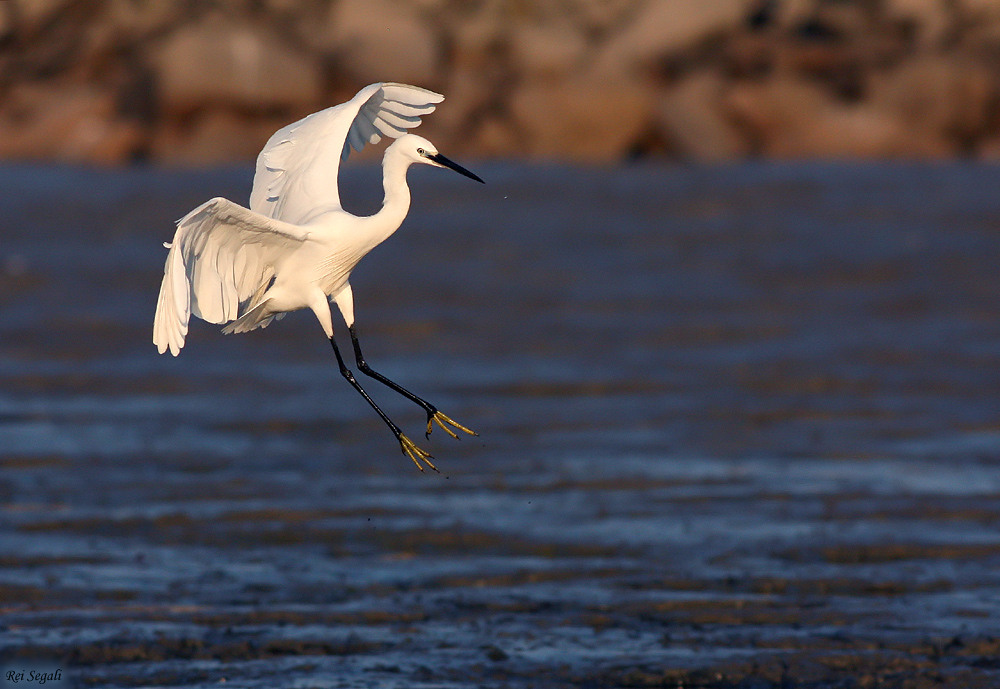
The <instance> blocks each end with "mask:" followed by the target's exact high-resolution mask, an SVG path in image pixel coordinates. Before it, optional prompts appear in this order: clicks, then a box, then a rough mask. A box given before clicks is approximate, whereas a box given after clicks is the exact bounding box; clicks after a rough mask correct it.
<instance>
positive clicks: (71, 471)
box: [0, 163, 1000, 688]
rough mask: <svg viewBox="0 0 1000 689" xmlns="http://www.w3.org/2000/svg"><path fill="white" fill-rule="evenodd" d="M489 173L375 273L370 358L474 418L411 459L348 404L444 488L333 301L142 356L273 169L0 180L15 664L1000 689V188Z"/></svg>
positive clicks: (874, 176) (939, 177) (124, 671)
mask: <svg viewBox="0 0 1000 689" xmlns="http://www.w3.org/2000/svg"><path fill="white" fill-rule="evenodd" d="M470 167H471V168H472V169H474V170H475V171H476V172H477V173H479V174H481V175H482V176H483V177H484V178H485V179H486V180H487V182H488V184H487V185H486V186H485V187H481V186H480V185H473V184H471V183H468V180H465V179H463V178H461V177H458V176H457V175H456V176H450V175H447V174H445V173H443V172H441V171H437V170H430V169H421V170H414V171H412V172H411V175H410V179H411V183H412V186H413V191H414V199H415V200H414V204H413V208H412V210H411V213H410V216H409V218H408V219H407V221H406V222H405V223H404V225H403V227H402V228H401V230H400V231H399V232H398V233H397V234H396V235H395V236H394V237H392V238H391V239H390V240H389V241H388V242H386V243H385V244H384V245H383V246H381V247H379V248H378V249H376V250H375V251H374V252H373V253H372V254H371V255H370V256H368V257H367V258H366V259H365V260H364V261H362V263H361V264H360V266H359V268H358V269H357V271H356V273H355V275H354V277H353V278H352V283H353V285H354V292H355V297H356V304H357V317H358V328H359V331H360V333H361V337H362V342H363V343H364V345H365V353H366V356H367V358H368V360H369V362H370V363H371V364H372V365H373V367H374V368H375V369H376V370H379V371H381V372H383V373H385V374H386V375H388V376H389V377H391V378H393V379H395V380H397V381H399V382H400V383H402V384H403V385H405V386H407V387H409V388H411V389H413V390H414V391H416V392H417V393H418V394H421V395H423V396H425V397H426V398H427V399H429V400H430V401H432V402H433V403H435V404H436V405H438V406H439V407H440V408H441V409H442V410H443V411H444V412H445V413H447V414H448V415H450V416H452V417H453V418H455V419H456V420H458V421H459V422H461V423H463V424H466V425H468V426H470V427H471V428H473V429H475V430H477V431H478V432H479V433H480V435H479V437H476V438H466V439H463V440H462V441H461V442H456V441H453V440H452V439H450V438H448V437H446V436H444V435H443V434H442V433H441V432H440V430H438V431H437V432H435V433H434V434H433V435H432V437H431V438H430V439H429V440H425V439H424V437H423V434H422V427H423V421H424V419H423V415H422V412H421V411H420V410H419V409H418V408H416V407H415V406H413V405H411V404H409V403H408V402H406V400H403V399H402V398H400V397H398V396H396V395H394V394H393V393H392V392H391V391H389V390H388V389H385V388H382V387H380V386H378V384H377V383H375V382H374V381H371V382H367V381H363V382H366V385H367V387H368V389H369V390H370V391H371V393H372V394H373V396H375V397H376V399H377V400H378V401H379V402H380V404H382V405H383V406H384V408H385V409H386V411H387V412H388V413H389V414H390V415H391V416H392V417H393V418H394V419H395V420H396V422H397V423H399V424H400V425H401V426H403V427H404V429H405V430H406V431H407V432H408V433H409V434H410V435H411V437H413V438H414V439H415V440H417V441H418V444H421V445H423V446H424V447H426V448H427V449H429V450H430V451H431V452H433V453H434V455H435V460H434V461H435V463H436V464H437V466H438V467H439V468H440V469H441V470H442V473H441V474H440V475H436V474H432V473H429V472H428V473H427V474H420V473H419V472H417V470H416V469H415V467H414V466H413V464H412V463H411V462H409V460H407V459H406V458H405V457H404V456H403V455H402V454H400V452H399V448H398V446H397V445H396V444H395V441H394V439H393V438H392V436H391V435H390V434H389V433H388V431H387V430H386V428H385V427H384V426H383V425H382V424H381V422H380V421H379V419H378V418H377V417H376V416H375V415H374V414H373V413H372V411H371V409H370V408H369V407H367V405H366V404H365V403H364V402H363V400H361V399H360V398H359V397H358V396H357V395H356V394H355V393H354V392H353V391H352V390H351V389H350V388H349V386H347V385H346V383H344V381H343V380H342V379H341V378H340V376H339V374H338V372H337V369H336V366H335V362H334V361H333V357H332V354H331V352H330V351H329V346H328V345H327V343H326V342H325V341H324V338H323V337H322V335H321V330H320V329H319V327H318V325H317V324H316V323H315V322H314V319H313V317H312V315H311V314H308V313H299V314H293V315H291V316H289V317H288V318H286V319H285V320H283V321H281V322H280V323H277V324H275V325H273V326H272V327H270V328H268V329H266V330H263V331H258V332H254V333H251V334H249V335H240V336H223V335H221V334H220V333H219V330H218V328H217V327H216V326H211V325H208V324H205V323H202V322H195V323H193V324H192V328H191V332H190V334H189V337H188V342H187V346H186V347H185V349H184V350H183V351H182V353H181V356H180V357H178V358H176V359H174V358H172V357H169V356H160V355H157V354H156V351H155V348H154V347H153V345H152V343H151V341H150V338H151V324H152V316H153V311H154V308H155V302H156V295H157V289H158V286H159V279H160V276H161V274H162V265H163V259H164V257H165V253H166V252H165V250H164V249H163V248H162V246H161V245H162V243H163V242H164V241H169V239H170V237H171V235H172V222H173V221H174V220H175V219H176V218H178V217H180V216H181V215H183V214H184V213H186V212H187V210H189V209H190V208H192V207H194V206H195V205H197V204H198V203H200V202H202V201H204V200H205V199H208V198H210V197H212V196H217V195H221V196H227V197H229V198H231V199H234V200H237V201H240V202H245V199H246V197H247V195H248V191H249V184H250V173H249V171H248V170H245V169H230V170H215V171H206V172H190V171H165V170H155V169H131V170H125V171H106V170H89V169H70V168H36V167H21V166H6V167H0V188H2V189H3V190H4V194H3V197H4V200H3V202H2V216H3V221H2V225H0V496H2V500H3V509H2V513H0V517H2V522H0V525H2V530H0V563H2V567H0V616H2V620H0V647H2V648H3V649H4V653H3V654H2V658H0V660H3V661H4V663H6V665H7V666H9V667H13V668H17V667H21V666H24V667H28V666H30V665H31V664H32V663H34V664H36V665H38V666H40V667H45V668H57V667H58V668H61V669H62V670H63V674H64V675H65V676H66V677H67V679H66V680H64V686H102V687H116V686H122V687H125V686H128V687H133V686H185V687H202V686H204V687H208V686H218V684H219V682H220V681H222V680H225V681H226V685H227V686H232V687H255V688H256V687H273V686H287V687H339V686H345V687H353V686H357V687H368V686H380V687H466V686H485V687H534V686H566V687H569V686H615V685H623V684H627V682H628V681H632V682H633V683H635V682H639V679H637V677H638V675H636V673H641V676H642V678H645V679H644V680H643V681H647V683H648V682H649V681H652V680H651V679H650V678H659V680H658V681H661V683H663V684H669V685H670V686H676V685H677V682H678V681H680V680H679V679H677V680H676V681H675V679H674V675H671V674H670V673H680V672H687V673H697V672H706V673H709V675H711V676H715V675H719V676H723V677H731V678H733V679H732V682H733V683H734V684H733V685H734V686H735V682H736V681H737V679H738V678H741V677H742V678H746V677H750V676H754V675H753V673H754V672H757V673H762V674H760V676H761V677H764V676H770V675H767V672H768V671H769V670H768V668H770V669H771V670H773V672H778V670H774V668H781V667H785V668H786V669H785V670H784V671H785V672H786V678H789V679H788V681H789V682H792V684H790V685H788V684H786V686H798V685H797V684H795V683H794V682H799V683H802V684H804V683H806V682H807V681H813V682H815V683H814V684H813V685H810V686H820V687H825V686H831V687H832V686H841V685H837V684H836V683H835V682H837V681H840V680H842V679H843V678H844V677H849V676H852V674H851V673H852V672H861V670H859V669H858V668H860V667H863V665H864V663H865V662H869V661H870V662H871V663H873V664H874V665H876V666H878V665H880V664H881V665H883V666H884V665H885V664H886V663H889V662H890V661H892V662H900V661H899V659H900V658H904V659H907V662H912V664H913V667H920V666H921V665H920V664H921V663H924V664H925V665H926V664H928V663H929V664H934V665H936V666H937V667H936V671H937V672H939V673H940V675H941V676H942V677H945V678H946V679H947V678H956V677H957V678H961V681H960V682H959V684H960V685H962V686H979V685H977V684H976V682H982V686H994V685H995V684H996V680H997V677H996V670H995V667H996V664H995V663H992V664H990V663H989V662H986V661H984V660H983V659H984V658H985V659H988V658H989V657H990V653H991V651H990V648H991V647H990V646H989V644H988V641H987V640H988V639H989V638H991V637H990V634H992V631H991V630H990V629H989V627H990V624H991V623H990V620H992V619H996V616H997V615H998V614H1000V595H998V594H997V593H996V592H997V591H998V590H1000V589H998V588H997V586H998V584H1000V575H998V574H997V572H998V571H1000V569H998V565H1000V531H998V526H1000V516H998V515H1000V472H998V465H1000V411H998V410H1000V318H998V312H1000V274H998V269H997V267H998V266H1000V195H998V194H997V193H996V190H997V189H1000V168H997V167H992V166H984V165H975V164H947V165H902V164H893V165H890V164H884V165H853V164H824V165H820V164H746V165H738V166H732V167H722V168H697V167H694V168H687V167H667V166H653V165H637V166H633V167H624V168H573V167H560V166H554V165H553V166H542V165H520V164H513V163H510V164H500V163H489V164H480V165H474V164H470ZM352 172H353V173H354V174H353V175H352V176H351V177H350V178H349V179H347V180H345V187H346V189H345V192H344V195H345V199H346V200H347V201H348V202H349V203H348V207H349V208H352V209H355V210H359V211H363V210H369V211H370V210H372V209H374V207H376V206H377V203H378V197H377V192H378V191H379V190H380V184H379V179H378V171H377V170H375V169H373V168H369V167H361V168H358V169H354V170H353V171H352ZM342 334H343V329H341V335H342ZM342 341H343V346H344V347H347V348H348V349H347V351H349V342H348V341H346V340H342ZM956 638H961V639H962V640H963V645H962V646H961V648H963V649H964V650H962V651H959V650H956V649H958V648H959V646H956V645H954V644H952V645H951V646H949V645H948V642H949V640H952V639H956ZM977 640H978V641H977ZM976 643H979V644H980V645H979V646H976ZM879 644H882V645H881V646H879ZM945 647H947V648H951V649H952V652H948V651H947V650H945V651H942V648H945ZM879 648H881V649H882V650H878V649H879ZM873 649H875V650H873ZM970 649H972V650H970ZM975 649H979V650H975ZM845 653H856V654H857V660H856V663H855V664H854V666H853V667H854V668H855V669H854V670H849V671H845V670H842V669H841V670H838V669H837V667H840V666H837V665H836V664H835V663H833V662H832V661H831V662H827V661H828V660H829V659H830V658H832V657H840V658H842V657H843V656H844V654H845ZM802 658H805V659H806V660H805V661H802ZM866 659H867V660H866ZM800 661H802V662H801V663H800ZM782 664H784V665H782ZM814 666H815V667H826V668H828V670H827V671H825V672H824V671H822V670H816V669H815V667H814ZM750 667H755V668H757V669H755V670H750V669H748V668H750ZM788 668H792V669H791V670H789V669H788ZM809 668H812V669H809ZM630 673H631V674H630ZM788 673H791V674H788ZM796 673H798V674H796ZM810 673H812V674H810ZM772 674H773V673H772ZM709 675H706V676H709ZM696 676H697V675H695V674H689V675H685V676H684V677H686V678H687V679H686V680H685V681H689V682H690V681H692V680H691V678H692V677H696ZM854 676H857V675H854ZM630 677H631V680H630V679H629V678H630ZM678 677H680V675H678ZM668 680H670V681H669V682H668ZM761 681H764V680H761ZM671 682H672V683H671ZM823 682H826V683H825V684H824V683H823ZM726 686H728V685H726ZM762 686H770V685H762Z"/></svg>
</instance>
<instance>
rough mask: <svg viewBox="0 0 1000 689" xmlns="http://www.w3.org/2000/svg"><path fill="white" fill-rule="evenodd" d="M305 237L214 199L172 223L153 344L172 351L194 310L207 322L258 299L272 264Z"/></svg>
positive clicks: (178, 347) (224, 317)
mask: <svg viewBox="0 0 1000 689" xmlns="http://www.w3.org/2000/svg"><path fill="white" fill-rule="evenodd" d="M308 237H309V234H308V232H307V231H305V230H303V229H302V228H299V227H297V226H295V225H291V224H289V223H285V222H282V221H280V220H274V219H272V218H266V217H264V216H262V215H260V214H259V213H254V212H253V211H251V210H248V209H246V208H243V207H242V206H240V205H238V204H235V203H233V202H232V201H228V200H226V199H223V198H214V199H212V200H210V201H207V202H206V203H204V204H202V205H201V206H198V207H197V208H195V209H194V210H193V211H191V212H190V213H188V214H187V215H186V216H184V217H183V218H181V219H180V220H179V221H178V222H177V231H176V232H175V233H174V239H173V242H171V243H170V245H169V246H170V251H169V253H168V254H167V260H166V264H165V266H164V269H163V282H162V283H161V285H160V295H159V298H158V299H157V305H156V316H155V317H154V318H153V343H154V344H155V345H156V347H157V349H158V350H159V352H160V353H161V354H162V353H164V352H166V351H167V350H170V353H171V354H173V355H174V356H177V354H178V353H179V352H180V350H181V348H182V347H183V346H184V338H185V337H186V335H187V331H188V322H189V321H190V318H191V315H192V314H194V315H195V316H198V317H200V318H203V319H205V320H206V321H209V322H210V323H225V322H228V321H231V320H234V319H235V318H237V317H238V316H239V310H240V307H242V306H245V305H246V304H247V303H248V302H249V301H250V300H251V298H257V299H259V297H260V295H261V294H262V293H263V288H266V286H267V283H268V282H269V281H270V279H271V277H273V275H274V270H273V266H274V265H275V264H276V263H278V262H280V260H281V259H282V258H283V257H284V256H286V255H288V254H289V253H290V252H292V251H294V250H295V249H297V248H298V247H299V246H301V245H302V243H303V242H305V241H306V240H307V239H308Z"/></svg>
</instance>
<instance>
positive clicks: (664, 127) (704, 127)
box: [656, 70, 750, 162]
mask: <svg viewBox="0 0 1000 689" xmlns="http://www.w3.org/2000/svg"><path fill="white" fill-rule="evenodd" d="M726 87H727V83H726V82H725V81H724V80H723V79H722V78H721V77H719V76H718V75H716V74H715V73H714V72H710V71H708V70H705V71H702V72H698V73H696V74H693V75H691V76H689V77H687V78H685V79H684V80H683V81H681V82H680V83H679V84H677V85H676V86H674V87H673V88H671V89H669V90H667V91H666V92H665V93H664V94H663V95H662V96H660V98H659V104H658V107H657V109H656V117H657V124H658V126H659V130H660V133H661V136H662V138H663V139H664V140H665V141H666V142H667V143H668V145H669V150H671V151H672V152H674V153H676V154H677V155H679V156H680V157H682V158H687V159H693V160H701V161H707V162H716V161H721V160H731V159H734V158H741V157H744V156H746V155H747V154H748V153H749V152H750V148H749V145H748V143H747V141H746V140H745V138H744V136H743V135H742V133H741V132H740V131H739V130H738V129H737V127H736V126H735V125H734V124H733V122H731V121H730V120H729V119H727V116H726V113H725V111H724V108H723V105H722V99H723V94H724V93H725V90H726Z"/></svg>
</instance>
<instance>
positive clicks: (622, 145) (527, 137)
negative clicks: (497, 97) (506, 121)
mask: <svg viewBox="0 0 1000 689" xmlns="http://www.w3.org/2000/svg"><path fill="white" fill-rule="evenodd" d="M510 111H511V113H512V115H513V123H514V126H515V127H516V129H517V131H518V132H519V133H521V136H520V137H519V138H521V139H522V140H521V142H520V145H519V146H518V150H520V151H521V152H523V153H527V154H528V155H532V156H540V157H543V158H556V159H559V158H561V159H571V160H578V161H600V160H604V161H607V160H616V159H621V158H623V157H624V156H625V155H626V154H627V153H628V152H629V150H630V149H631V147H632V146H633V145H634V144H635V143H636V142H637V141H638V140H639V138H640V137H641V136H642V134H643V133H644V131H645V130H647V129H648V128H649V127H650V125H651V122H652V114H651V113H652V90H651V89H650V88H648V87H646V86H645V85H640V84H637V83H636V82H635V81H630V80H624V79H622V80H618V81H608V80H606V79H604V78H603V77H599V76H597V75H593V74H591V75H584V76H581V77H576V78H573V79H570V80H567V81H558V82H550V81H547V80H535V81H531V82H530V83H528V84H526V85H525V86H523V87H522V88H520V89H518V90H517V91H516V92H515V93H514V94H513V96H512V98H511V103H510Z"/></svg>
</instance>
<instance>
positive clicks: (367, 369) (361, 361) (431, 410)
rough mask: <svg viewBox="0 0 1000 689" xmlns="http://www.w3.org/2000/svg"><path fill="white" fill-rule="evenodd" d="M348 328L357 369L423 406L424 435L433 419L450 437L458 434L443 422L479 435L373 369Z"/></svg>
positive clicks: (354, 331) (428, 430) (429, 432)
mask: <svg viewBox="0 0 1000 689" xmlns="http://www.w3.org/2000/svg"><path fill="white" fill-rule="evenodd" d="M349 330H350V332H351V343H352V344H353V345H354V359H355V361H357V362H358V370H359V371H361V372H362V373H364V374H365V375H366V376H368V377H369V378H374V379H375V380H377V381H378V382H380V383H382V384H383V385H386V386H388V387H390V388H392V389H393V390H395V391H396V392H398V393H399V394H400V395H402V396H403V397H405V398H406V399H408V400H411V401H413V402H416V403H417V404H419V405H420V406H421V407H423V410H424V411H425V412H427V432H426V433H424V435H425V436H426V437H430V434H431V430H432V429H433V426H432V425H431V424H432V423H433V422H435V421H437V424H438V425H439V426H440V427H441V428H443V429H444V431H445V432H446V433H447V434H448V435H450V436H451V437H452V438H455V439H456V440H458V436H457V435H456V434H455V432H454V431H453V430H451V429H450V428H448V426H447V425H445V424H448V425H451V426H454V427H455V428H457V429H459V430H460V431H465V432H466V433H468V434H469V435H479V434H478V433H476V432H475V431H472V430H469V429H468V428H466V427H465V426H463V425H462V424H460V423H458V422H457V421H454V420H453V419H450V418H449V417H448V416H446V415H445V414H442V413H441V412H440V411H438V409H437V407H435V406H434V405H433V404H431V403H430V402H428V401H427V400H425V399H423V398H422V397H418V396H417V395H414V394H413V393H412V392H410V391H409V390H407V389H406V388H404V387H403V386H402V385H400V384H399V383H396V382H394V381H392V380H389V379H388V378H386V377H385V376H383V375H382V374H381V373H379V372H378V371H375V370H373V369H372V367H371V366H369V365H368V362H367V361H365V356H364V354H362V353H361V343H360V342H358V331H357V330H356V329H355V327H354V326H353V325H352V326H350V328H349ZM337 356H338V357H339V356H340V354H338V355H337Z"/></svg>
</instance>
